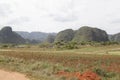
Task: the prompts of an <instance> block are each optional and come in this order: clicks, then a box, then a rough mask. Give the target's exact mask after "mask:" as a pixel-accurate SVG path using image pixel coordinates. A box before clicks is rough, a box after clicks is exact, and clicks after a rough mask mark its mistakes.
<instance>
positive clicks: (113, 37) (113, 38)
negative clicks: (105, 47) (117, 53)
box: [109, 33, 120, 42]
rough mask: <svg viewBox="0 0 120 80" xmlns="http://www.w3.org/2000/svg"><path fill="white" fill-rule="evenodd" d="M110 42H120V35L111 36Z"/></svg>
mask: <svg viewBox="0 0 120 80" xmlns="http://www.w3.org/2000/svg"><path fill="white" fill-rule="evenodd" d="M109 40H110V41H115V42H120V33H117V34H114V35H109Z"/></svg>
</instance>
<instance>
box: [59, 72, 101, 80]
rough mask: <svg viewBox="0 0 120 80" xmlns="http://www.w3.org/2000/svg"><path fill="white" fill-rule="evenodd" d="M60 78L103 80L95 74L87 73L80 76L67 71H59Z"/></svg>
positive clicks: (77, 73)
mask: <svg viewBox="0 0 120 80" xmlns="http://www.w3.org/2000/svg"><path fill="white" fill-rule="evenodd" d="M57 75H58V76H64V77H66V78H68V79H69V78H71V77H75V78H77V79H78V80H101V78H100V77H99V76H98V75H97V74H96V73H94V72H91V71H87V72H85V73H83V74H80V73H79V72H65V71H59V72H57Z"/></svg>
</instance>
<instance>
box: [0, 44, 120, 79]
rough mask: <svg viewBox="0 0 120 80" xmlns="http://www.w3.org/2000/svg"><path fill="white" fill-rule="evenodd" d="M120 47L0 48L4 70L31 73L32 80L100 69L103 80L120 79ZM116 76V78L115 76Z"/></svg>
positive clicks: (1, 64) (0, 63)
mask: <svg viewBox="0 0 120 80" xmlns="http://www.w3.org/2000/svg"><path fill="white" fill-rule="evenodd" d="M119 47H120V46H102V47H101V46H99V47H90V46H88V47H81V48H80V49H74V50H55V49H52V50H50V49H41V48H38V47H31V48H7V49H0V68H5V69H8V70H12V71H18V72H21V73H25V74H27V75H28V76H29V77H30V78H31V80H61V79H60V78H59V77H57V76H55V73H56V72H57V71H61V70H65V71H69V72H76V71H78V72H81V73H82V72H84V71H87V70H92V71H95V70H98V73H99V74H105V75H110V76H111V75H112V77H106V76H101V75H100V76H101V77H102V78H103V80H108V79H109V80H120V61H119V60H120V56H119V54H120V52H119V51H120V49H119ZM113 75H114V76H113Z"/></svg>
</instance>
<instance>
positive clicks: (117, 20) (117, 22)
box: [111, 18, 120, 24]
mask: <svg viewBox="0 0 120 80" xmlns="http://www.w3.org/2000/svg"><path fill="white" fill-rule="evenodd" d="M111 23H112V24H120V18H118V19H115V20H113V21H111Z"/></svg>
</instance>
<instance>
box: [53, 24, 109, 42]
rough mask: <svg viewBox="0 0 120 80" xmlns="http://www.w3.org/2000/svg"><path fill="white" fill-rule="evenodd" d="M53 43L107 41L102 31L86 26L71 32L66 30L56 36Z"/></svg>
mask: <svg viewBox="0 0 120 80" xmlns="http://www.w3.org/2000/svg"><path fill="white" fill-rule="evenodd" d="M55 41H75V42H82V41H85V42H87V41H97V42H101V41H109V39H108V35H107V33H106V32H105V31H104V30H101V29H98V28H91V27H88V26H84V27H81V28H80V29H79V30H76V31H73V30H72V29H67V30H64V31H61V32H59V33H58V34H57V36H56V39H55Z"/></svg>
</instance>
